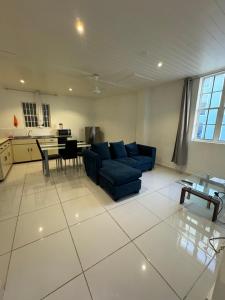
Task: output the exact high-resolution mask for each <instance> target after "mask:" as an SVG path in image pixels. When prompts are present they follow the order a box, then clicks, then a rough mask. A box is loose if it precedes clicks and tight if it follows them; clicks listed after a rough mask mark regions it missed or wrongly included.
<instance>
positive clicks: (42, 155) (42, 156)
mask: <svg viewBox="0 0 225 300" xmlns="http://www.w3.org/2000/svg"><path fill="white" fill-rule="evenodd" d="M36 143H37V146H38V149H39V151H40V154H41V158H42V160H44V159H45V156H44V152H43V151H42V149H41V146H40V143H39V141H38V140H36Z"/></svg>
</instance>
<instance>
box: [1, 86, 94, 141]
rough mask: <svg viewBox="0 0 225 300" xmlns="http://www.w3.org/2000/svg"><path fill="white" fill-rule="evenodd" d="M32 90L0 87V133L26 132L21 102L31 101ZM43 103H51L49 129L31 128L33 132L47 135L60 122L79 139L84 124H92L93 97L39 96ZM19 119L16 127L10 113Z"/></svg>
mask: <svg viewBox="0 0 225 300" xmlns="http://www.w3.org/2000/svg"><path fill="white" fill-rule="evenodd" d="M33 97H34V95H33V94H32V93H24V92H16V91H9V90H3V89H1V90H0V135H1V136H4V135H9V134H14V135H23V134H25V133H27V129H25V127H24V119H23V114H22V105H21V103H22V102H23V101H28V102H29V101H32V100H33V99H34V98H33ZM41 97H42V99H43V102H44V103H49V104H50V111H51V121H52V128H51V130H49V129H33V130H32V134H41V135H42V134H43V135H44V134H48V133H52V132H55V130H54V129H57V128H58V124H59V123H63V126H64V128H71V129H72V134H73V135H74V136H76V137H77V138H78V139H83V138H84V127H85V126H92V125H93V118H94V115H93V109H94V100H92V99H84V98H79V97H70V96H68V97H66V96H41ZM14 115H15V116H16V117H17V119H18V121H19V126H18V128H17V129H15V128H14V126H13V116H14Z"/></svg>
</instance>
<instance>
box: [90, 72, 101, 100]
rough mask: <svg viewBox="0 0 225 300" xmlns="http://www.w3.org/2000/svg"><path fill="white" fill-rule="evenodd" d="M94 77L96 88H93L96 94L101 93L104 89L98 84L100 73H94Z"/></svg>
mask: <svg viewBox="0 0 225 300" xmlns="http://www.w3.org/2000/svg"><path fill="white" fill-rule="evenodd" d="M92 77H93V79H94V80H95V88H94V90H93V93H94V94H96V95H100V94H101V93H102V90H101V89H100V88H99V86H98V81H99V75H98V74H96V73H95V74H93V75H92Z"/></svg>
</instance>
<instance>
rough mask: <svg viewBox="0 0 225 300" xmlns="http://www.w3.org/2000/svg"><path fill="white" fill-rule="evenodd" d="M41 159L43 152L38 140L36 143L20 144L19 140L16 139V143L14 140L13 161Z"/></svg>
mask: <svg viewBox="0 0 225 300" xmlns="http://www.w3.org/2000/svg"><path fill="white" fill-rule="evenodd" d="M20 143H21V142H20ZM39 159H41V154H40V151H39V149H38V146H37V144H36V142H35V144H33V143H26V144H18V141H16V143H15V141H13V161H14V162H15V163H17V162H25V161H33V160H39Z"/></svg>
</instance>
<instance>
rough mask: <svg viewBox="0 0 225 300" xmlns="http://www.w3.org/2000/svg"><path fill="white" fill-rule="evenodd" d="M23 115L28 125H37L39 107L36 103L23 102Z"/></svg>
mask: <svg viewBox="0 0 225 300" xmlns="http://www.w3.org/2000/svg"><path fill="white" fill-rule="evenodd" d="M22 105H23V115H24V120H25V126H26V127H37V126H38V118H37V108H36V103H29V102H23V103H22Z"/></svg>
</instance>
